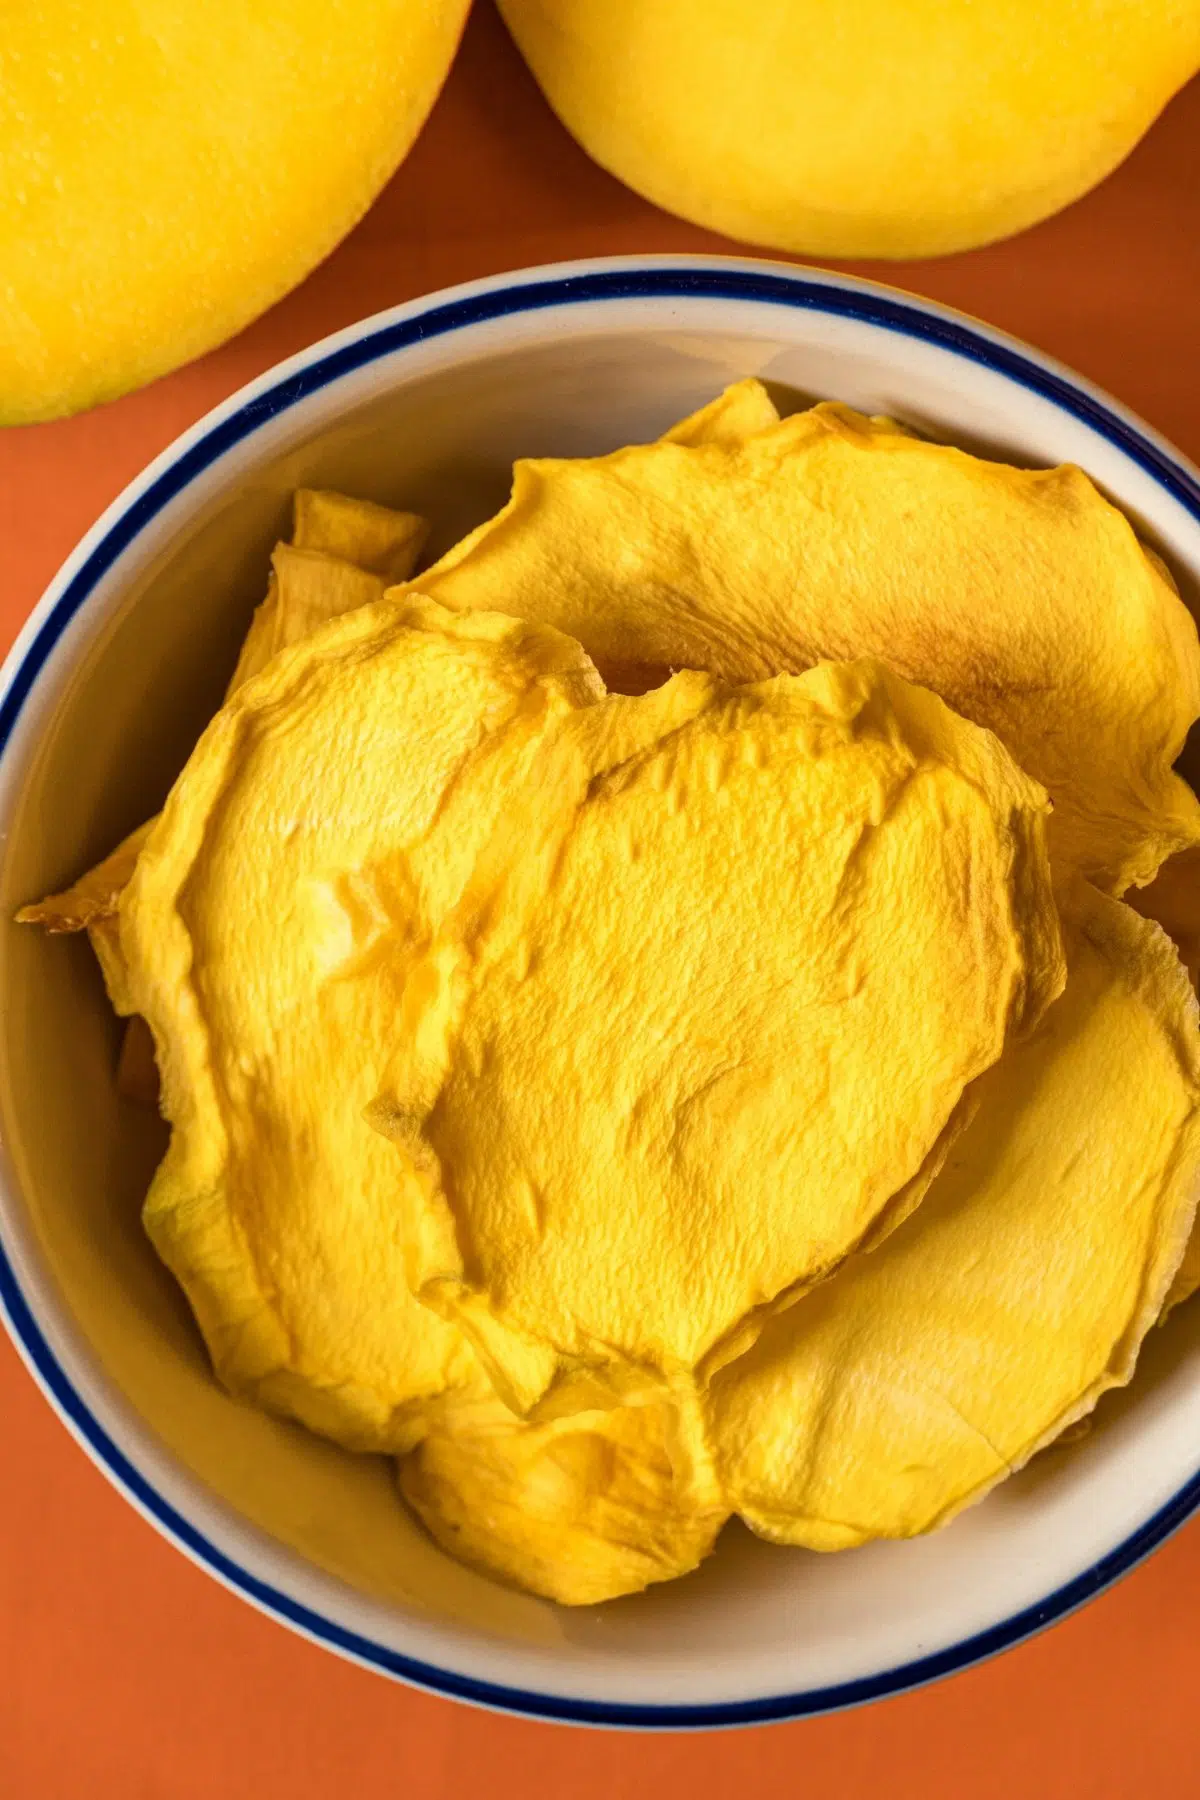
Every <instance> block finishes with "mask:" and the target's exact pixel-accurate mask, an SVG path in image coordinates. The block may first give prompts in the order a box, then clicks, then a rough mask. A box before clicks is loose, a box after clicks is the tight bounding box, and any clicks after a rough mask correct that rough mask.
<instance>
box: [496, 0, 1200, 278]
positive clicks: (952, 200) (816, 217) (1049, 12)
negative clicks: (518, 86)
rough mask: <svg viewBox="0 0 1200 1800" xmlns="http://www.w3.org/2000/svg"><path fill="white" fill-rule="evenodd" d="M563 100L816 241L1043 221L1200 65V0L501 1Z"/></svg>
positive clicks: (893, 251)
mask: <svg viewBox="0 0 1200 1800" xmlns="http://www.w3.org/2000/svg"><path fill="white" fill-rule="evenodd" d="M500 10H501V12H502V13H503V15H504V18H505V20H506V22H507V24H508V26H509V29H510V30H511V32H512V34H513V36H514V37H515V38H516V41H517V43H518V45H519V46H520V48H521V50H522V52H523V54H524V56H525V57H526V60H527V61H528V63H529V66H530V68H531V69H532V70H533V73H534V75H535V76H536V77H537V80H538V82H539V83H540V85H541V87H542V89H543V91H544V92H545V94H546V97H547V99H548V100H549V102H550V104H551V106H553V108H554V110H555V111H556V112H557V113H558V115H559V117H560V118H561V119H562V120H563V122H564V124H565V125H566V126H567V127H568V129H569V130H570V131H572V132H573V133H574V135H575V136H576V137H577V138H578V139H579V142H580V143H581V144H582V145H583V147H584V149H585V150H587V151H588V153H589V154H590V155H591V156H593V157H594V158H595V159H596V161H597V162H598V163H600V164H601V165H602V166H603V167H604V168H606V169H608V170H610V171H611V172H612V173H613V174H614V175H616V176H618V177H619V178H620V179H621V180H622V181H624V182H626V183H627V184H628V185H629V186H630V187H632V188H635V189H636V190H637V192H638V193H640V194H644V195H645V196H646V197H647V198H648V199H650V200H653V201H655V202H656V203H657V204H658V205H660V206H663V207H665V208H666V209H667V210H668V211H669V212H673V213H678V214H680V215H681V216H682V217H683V218H685V219H691V220H694V221H695V222H696V223H697V224H700V225H706V226H709V227H711V228H712V229H713V230H716V231H723V232H726V233H727V234H728V235H729V236H731V237H736V238H744V239H747V240H748V241H750V242H751V243H755V244H766V245H771V246H773V247H775V248H776V249H780V250H791V251H798V252H800V253H802V254H815V255H819V256H848V257H855V256H871V257H876V256H880V257H912V256H938V255H942V254H943V253H945V252H947V251H952V250H964V249H967V248H969V247H970V246H972V245H975V244H983V243H988V242H990V241H991V240H992V239H994V238H1001V237H1006V236H1008V235H1009V234H1010V233H1011V232H1014V231H1020V230H1022V229H1023V228H1024V227H1025V226H1027V225H1032V224H1034V223H1035V221H1037V220H1038V219H1044V218H1046V217H1047V215H1048V214H1050V213H1053V212H1057V211H1058V209H1059V208H1060V207H1062V206H1066V205H1067V204H1068V202H1069V201H1071V200H1075V199H1077V198H1078V197H1079V195H1080V194H1083V193H1086V192H1087V190H1088V189H1089V188H1090V187H1093V186H1094V185H1095V183H1096V182H1098V181H1100V180H1101V179H1102V178H1103V177H1104V176H1105V175H1107V174H1108V173H1109V171H1110V170H1111V169H1113V168H1115V167H1116V165H1117V164H1118V163H1119V162H1120V161H1121V160H1122V158H1123V157H1125V156H1126V155H1127V154H1128V153H1129V151H1130V150H1131V149H1132V148H1133V146H1134V145H1135V144H1136V143H1137V141H1138V139H1139V138H1140V137H1141V135H1142V133H1143V132H1144V131H1145V130H1146V129H1147V127H1148V126H1149V125H1150V123H1151V121H1152V120H1153V119H1154V118H1155V117H1156V115H1157V114H1158V113H1159V112H1160V110H1161V109H1162V107H1163V106H1164V105H1165V104H1166V102H1167V101H1168V100H1169V99H1170V97H1171V95H1172V94H1173V93H1174V92H1175V91H1176V89H1177V88H1179V87H1181V86H1182V85H1183V83H1184V82H1185V81H1186V80H1187V79H1188V77H1189V76H1190V75H1191V74H1192V73H1193V72H1194V71H1195V70H1196V68H1197V67H1200V5H1198V4H1197V0H758V3H757V4H756V5H747V4H746V0H605V4H604V5H598V4H597V3H596V0H500Z"/></svg>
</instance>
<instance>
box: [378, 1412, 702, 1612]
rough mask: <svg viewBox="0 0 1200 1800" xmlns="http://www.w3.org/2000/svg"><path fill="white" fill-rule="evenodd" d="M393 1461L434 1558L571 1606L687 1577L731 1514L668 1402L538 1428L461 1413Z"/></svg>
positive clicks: (498, 1416)
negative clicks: (455, 1560)
mask: <svg viewBox="0 0 1200 1800" xmlns="http://www.w3.org/2000/svg"><path fill="white" fill-rule="evenodd" d="M462 1412H463V1415H464V1416H463V1417H462V1418H461V1419H458V1420H456V1422H455V1425H454V1427H453V1429H451V1430H445V1429H438V1428H436V1427H435V1428H434V1429H433V1430H431V1431H430V1432H429V1433H428V1434H427V1435H426V1436H425V1437H424V1438H423V1439H422V1441H421V1444H420V1445H419V1447H418V1448H417V1449H416V1450H415V1451H414V1452H413V1453H412V1455H410V1456H408V1457H406V1458H405V1459H404V1460H403V1461H402V1462H401V1464H400V1468H399V1479H400V1491H401V1493H402V1494H403V1495H404V1497H405V1499H406V1500H407V1501H408V1503H409V1505H410V1506H411V1507H412V1508H413V1510H414V1512H416V1513H417V1515H418V1517H419V1518H420V1519H421V1520H422V1521H423V1523H424V1524H425V1526H426V1527H427V1528H428V1530H429V1531H430V1533H431V1534H432V1536H433V1537H434V1538H435V1539H436V1540H437V1542H438V1543H439V1544H441V1546H442V1547H443V1549H445V1550H447V1551H449V1553H450V1554H451V1555H452V1556H457V1557H460V1558H461V1559H462V1560H463V1561H464V1562H469V1563H473V1564H474V1565H475V1566H476V1567H477V1568H480V1569H483V1570H484V1571H485V1572H486V1573H488V1574H490V1575H498V1576H499V1577H500V1578H501V1580H504V1581H510V1582H515V1583H516V1584H517V1585H518V1586H519V1587H523V1588H526V1589H528V1590H529V1591H530V1592H532V1593H535V1594H544V1595H545V1596H546V1598H547V1599H550V1600H558V1601H560V1602H561V1603H562V1604H564V1605H567V1606H591V1605H595V1604H597V1603H598V1602H600V1601H604V1600H613V1599H616V1598H617V1597H618V1596H619V1595H621V1594H635V1593H640V1592H641V1590H642V1589H643V1588H645V1587H647V1586H649V1584H650V1583H651V1582H656V1581H670V1580H672V1579H674V1578H675V1577H676V1576H679V1575H686V1574H687V1573H688V1571H689V1570H691V1569H694V1568H696V1567H697V1565H698V1564H699V1563H700V1562H701V1561H702V1560H703V1559H704V1557H705V1556H707V1555H708V1553H709V1551H710V1550H711V1549H712V1547H713V1545H714V1543H715V1542H716V1537H717V1533H718V1532H719V1531H720V1528H721V1526H722V1525H723V1524H724V1523H725V1520H726V1519H727V1518H728V1516H729V1508H728V1507H727V1506H725V1505H723V1504H722V1502H721V1499H720V1495H719V1493H718V1492H717V1490H716V1487H715V1483H714V1481H713V1477H712V1473H711V1468H710V1466H709V1460H708V1458H707V1455H706V1452H705V1450H704V1448H703V1445H702V1444H699V1443H697V1442H696V1441H695V1433H694V1432H692V1433H689V1432H688V1431H687V1430H686V1429H685V1427H684V1425H683V1423H682V1421H681V1418H680V1415H679V1412H678V1410H677V1409H676V1407H675V1406H674V1405H673V1404H671V1403H670V1402H653V1401H652V1402H649V1403H647V1404H646V1405H642V1406H617V1407H613V1408H611V1409H610V1410H609V1411H607V1412H591V1413H582V1414H577V1415H576V1416H575V1417H573V1418H567V1419H558V1420H555V1421H553V1422H551V1423H549V1424H545V1425H527V1424H522V1423H518V1421H516V1420H515V1419H514V1418H513V1416H512V1414H511V1413H509V1412H508V1411H507V1409H506V1408H505V1407H503V1406H501V1405H500V1403H499V1402H498V1401H496V1400H492V1401H490V1402H481V1403H480V1404H479V1405H478V1406H476V1407H471V1408H466V1407H464V1408H463V1409H462Z"/></svg>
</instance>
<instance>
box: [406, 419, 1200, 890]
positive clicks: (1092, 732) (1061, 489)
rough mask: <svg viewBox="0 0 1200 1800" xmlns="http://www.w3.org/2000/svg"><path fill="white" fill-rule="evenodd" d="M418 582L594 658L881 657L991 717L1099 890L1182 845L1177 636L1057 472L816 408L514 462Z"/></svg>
mask: <svg viewBox="0 0 1200 1800" xmlns="http://www.w3.org/2000/svg"><path fill="white" fill-rule="evenodd" d="M420 585H421V591H422V592H423V593H427V594H429V595H430V596H431V597H433V598H434V599H437V600H439V601H441V603H442V604H443V605H445V606H449V607H452V608H453V609H454V610H456V611H461V610H467V609H470V608H472V607H477V606H478V607H484V608H487V607H494V606H498V605H503V606H506V607H509V608H512V607H516V608H517V609H518V610H521V611H523V612H524V613H525V614H526V615H527V616H529V617H531V618H537V619H540V620H543V621H544V622H545V623H547V624H551V625H554V626H556V627H557V628H558V629H559V630H562V631H566V632H568V633H570V634H571V635H572V636H574V637H577V638H578V639H579V640H580V642H581V643H582V644H583V645H584V647H585V648H586V649H587V650H588V652H589V654H590V655H591V656H592V657H593V658H594V660H595V661H596V663H597V665H598V666H599V667H600V669H601V671H602V673H605V672H607V670H608V669H609V667H610V666H616V667H619V668H620V669H621V670H623V671H625V670H628V669H629V668H630V666H631V665H646V666H648V667H650V668H658V667H662V666H669V667H673V668H681V667H682V668H700V669H707V670H710V671H712V672H713V673H715V674H717V675H720V676H722V677H723V678H725V679H727V680H730V681H751V680H758V679H761V678H762V677H764V676H768V675H773V674H777V673H779V672H780V671H783V670H791V671H798V670H802V669H805V668H808V667H809V666H810V665H811V664H813V663H814V662H817V661H819V660H821V659H823V658H833V659H838V658H845V657H854V656H876V657H879V658H880V659H881V660H883V661H886V662H887V663H889V664H890V665H891V666H892V667H893V668H895V669H896V670H897V671H898V672H899V673H900V674H902V675H905V676H907V677H908V679H909V680H911V681H916V682H919V683H921V684H922V685H925V686H928V687H931V688H932V689H933V690H934V691H935V692H936V693H939V694H940V695H941V696H942V698H943V699H944V700H946V701H947V703H948V704H949V705H951V706H953V707H954V708H955V710H956V711H958V712H960V713H962V714H963V715H964V717H966V718H969V719H973V720H974V721H975V722H976V723H977V724H980V725H986V726H987V727H989V728H990V729H991V730H993V731H995V732H996V733H997V735H998V736H999V737H1000V738H1001V739H1002V740H1003V742H1004V743H1005V744H1006V745H1007V746H1008V748H1009V749H1010V750H1011V751H1012V753H1013V755H1014V756H1015V757H1016V759H1017V761H1018V762H1019V763H1020V764H1021V766H1022V767H1023V768H1025V769H1027V770H1028V771H1029V773H1030V774H1031V775H1033V776H1034V777H1035V778H1036V779H1037V780H1039V781H1041V782H1042V783H1043V784H1044V785H1045V786H1046V788H1047V789H1048V790H1049V792H1050V796H1051V798H1052V800H1053V802H1054V807H1055V815H1054V819H1053V821H1052V824H1051V846H1052V849H1053V850H1054V852H1055V853H1056V855H1057V857H1058V858H1059V859H1060V860H1061V861H1062V862H1063V863H1065V864H1070V865H1071V866H1073V867H1076V868H1078V869H1079V870H1081V871H1082V872H1083V873H1084V874H1086V875H1088V876H1089V877H1091V878H1092V879H1094V880H1095V881H1096V882H1097V883H1098V884H1099V885H1101V886H1103V887H1105V888H1107V889H1110V890H1111V891H1114V892H1121V891H1123V890H1124V889H1125V888H1126V887H1128V886H1129V885H1130V884H1131V883H1133V884H1141V883H1143V882H1146V881H1149V880H1150V879H1151V878H1152V877H1153V875H1154V873H1155V871H1156V869H1157V868H1158V866H1159V864H1160V863H1161V862H1162V861H1163V860H1164V859H1165V858H1166V857H1167V856H1169V855H1170V854H1172V853H1173V852H1174V851H1177V850H1180V849H1183V848H1185V847H1186V846H1188V845H1189V844H1193V843H1195V842H1197V841H1200V803H1198V802H1197V801H1196V798H1195V796H1194V795H1193V794H1192V793H1191V791H1190V790H1189V789H1188V788H1187V787H1186V785H1185V784H1184V783H1183V782H1182V781H1181V780H1180V779H1179V778H1178V776H1176V775H1175V774H1174V773H1173V772H1172V764H1173V763H1174V761H1175V759H1176V757H1177V756H1178V755H1179V752H1180V750H1181V748H1182V745H1183V741H1184V737H1185V735H1186V733H1187V730H1188V727H1189V726H1190V725H1191V724H1192V722H1193V721H1194V720H1195V719H1196V717H1197V715H1200V645H1198V643H1197V637H1196V628H1195V626H1194V624H1193V622H1192V619H1191V617H1190V615H1189V613H1188V612H1187V610H1186V608H1185V607H1184V605H1183V603H1182V601H1181V600H1180V599H1179V597H1178V595H1177V594H1176V593H1175V591H1174V589H1173V587H1172V585H1171V583H1170V581H1169V579H1168V578H1167V576H1166V574H1165V572H1164V570H1163V568H1162V566H1161V564H1160V563H1158V562H1157V560H1155V559H1152V558H1150V557H1148V556H1147V555H1146V553H1145V552H1144V551H1143V549H1142V547H1141V545H1140V544H1139V543H1138V541H1137V538H1136V536H1135V535H1134V532H1133V530H1132V528H1131V526H1130V525H1129V523H1128V521H1127V520H1126V519H1125V518H1124V517H1123V515H1122V514H1121V513H1120V512H1118V511H1117V509H1116V508H1115V507H1114V506H1112V505H1110V504H1109V502H1108V501H1107V500H1105V499H1104V498H1103V497H1102V496H1101V495H1100V494H1099V493H1098V492H1097V490H1096V489H1095V488H1094V487H1093V486H1092V484H1091V482H1090V481H1089V480H1088V479H1087V477H1086V476H1085V475H1083V474H1081V472H1080V471H1079V470H1078V469H1075V468H1070V467H1064V468H1060V469H1049V470H1027V469H1015V468H1010V467H1008V466H1006V465H1004V464H1001V463H993V462H986V461H982V460H981V459H979V458H978V457H974V456H968V455H966V454H964V453H963V452H962V451H960V450H955V449H949V448H946V447H944V446H942V445H938V444H929V443H924V442H922V441H920V440H919V439H916V438H913V437H910V436H908V435H907V434H905V433H902V432H899V431H897V430H896V429H895V428H893V427H890V426H887V425H886V424H885V423H883V422H879V421H872V420H868V419H865V418H863V417H862V416H861V415H859V414H857V413H854V412H852V411H851V410H850V409H849V408H847V407H842V406H834V405H822V406H818V407H815V408H813V409H812V410H810V411H809V412H805V413H798V414H795V415H793V416H792V417H791V418H788V419H785V420H783V421H782V423H781V424H779V425H778V426H776V427H774V428H773V429H770V428H769V429H766V430H762V431H757V432H755V433H753V434H752V435H750V436H749V437H747V438H745V439H744V440H743V441H740V442H734V443H724V442H715V443H711V442H710V443H706V444H701V445H699V446H690V445H687V444H670V443H664V444H654V445H644V446H637V447H634V448H632V449H627V450H619V451H617V452H615V453H614V454H613V455H611V456H606V457H599V458H596V459H594V460H579V461H561V460H560V461H556V460H552V459H545V460H541V461H530V462H519V463H518V464H517V465H516V468H515V471H514V479H513V494H512V499H511V500H510V501H509V503H508V505H507V506H506V507H505V508H504V509H503V511H502V512H501V513H499V514H498V515H497V516H496V518H494V519H492V520H490V521H489V522H488V523H487V524H485V525H482V526H480V527H479V529H478V530H477V531H476V532H474V533H472V534H471V535H470V536H469V537H467V538H465V539H464V540H463V542H462V543H461V544H459V545H458V546H456V548H455V549H453V550H451V551H450V552H448V554H447V555H446V556H444V557H443V558H442V559H441V561H440V562H438V563H436V564H435V565H434V567H433V568H432V569H429V570H427V571H426V572H425V574H424V575H423V576H422V577H421V584H420Z"/></svg>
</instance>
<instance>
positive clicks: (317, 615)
mask: <svg viewBox="0 0 1200 1800" xmlns="http://www.w3.org/2000/svg"><path fill="white" fill-rule="evenodd" d="M294 506H295V530H294V533H293V535H294V536H295V537H296V538H297V547H295V548H293V547H292V546H291V545H289V544H277V545H276V546H275V550H274V553H273V555H272V558H271V577H270V582H269V585H268V589H267V596H266V599H265V600H264V601H263V602H262V604H261V605H260V606H259V607H257V608H256V610H255V613H254V616H253V618H252V619H251V621H250V629H249V631H248V632H247V634H246V638H245V641H244V642H243V644H242V649H241V652H240V654H239V656H238V661H237V667H236V668H235V670H234V673H233V676H232V678H231V680H230V683H229V687H228V690H227V695H228V694H233V693H236V691H237V689H238V688H239V687H241V685H242V683H243V682H245V681H248V680H249V679H250V678H251V676H253V675H257V674H258V672H259V670H260V669H262V668H264V667H265V666H266V664H267V663H268V662H269V661H270V659H271V657H272V656H274V655H276V654H277V653H278V651H280V650H282V649H284V648H285V647H286V646H287V645H289V644H296V643H299V642H300V640H301V639H302V638H305V637H307V636H309V634H310V633H311V632H313V631H316V630H317V629H318V628H319V627H320V626H322V625H324V624H327V623H328V621H329V620H330V619H335V618H340V617H341V615H342V614H343V613H345V612H349V611H351V610H352V609H353V608H354V607H356V606H364V605H368V604H369V603H370V602H372V601H374V600H379V599H381V598H382V596H383V592H384V588H385V585H386V582H385V580H384V576H385V575H386V577H387V578H388V579H391V580H395V579H397V578H399V577H400V576H402V575H407V574H409V573H411V569H412V565H413V564H414V563H415V561H416V558H417V556H418V555H419V554H420V548H421V545H422V544H423V543H424V541H425V537H426V536H427V534H428V529H429V527H428V524H427V522H426V521H425V520H424V519H422V518H420V517H419V516H418V515H417V514H416V513H401V512H393V511H392V510H391V509H390V508H388V507H384V506H376V505H373V504H372V503H370V502H369V501H363V500H352V499H349V498H348V497H347V496H345V495H343V494H333V493H328V492H323V491H317V490H313V489H311V488H300V489H298V490H297V493H296V495H295V501H294ZM300 539H303V540H304V542H303V544H301V543H300V542H299V540H300ZM335 544H336V545H338V546H339V547H340V550H339V553H338V554H337V555H335V554H334V552H333V548H332V546H333V545H335ZM351 563H353V565H354V566H353V567H352V566H351ZM376 564H379V565H383V567H382V568H375V565H376ZM373 569H374V572H372V570H373ZM153 825H154V820H153V819H151V820H148V821H147V823H146V824H144V825H139V826H138V828H137V830H136V831H133V832H131V833H130V834H129V836H128V837H127V838H124V839H123V840H122V841H121V843H119V844H118V845H117V848H116V849H115V850H113V851H111V852H110V853H109V855H108V856H106V857H105V858H104V861H103V862H101V863H97V865H96V867H95V868H93V869H90V870H89V871H88V873H87V874H86V875H82V876H81V877H80V878H79V880H78V881H77V882H75V883H74V884H73V886H71V887H69V888H67V889H66V890H65V891H64V892H63V893H60V894H51V895H49V896H48V897H47V898H46V899H45V900H41V901H38V902H37V904H36V905H33V906H26V907H23V908H22V909H21V911H20V912H19V913H18V914H17V918H18V921H19V922H20V923H21V924H23V925H41V926H43V927H44V928H45V929H46V930H47V931H51V932H56V931H85V930H86V931H87V932H88V934H89V936H90V937H91V941H92V948H93V949H94V950H95V952H96V956H97V958H98V960H99V962H100V967H101V970H102V971H103V974H104V978H105V984H106V986H107V988H108V993H109V997H110V999H111V1000H112V1003H113V1005H114V1007H115V1008H116V1010H117V1011H118V1012H119V1013H125V1012H128V1011H129V1010H130V1009H129V1007H128V1005H127V1004H126V996H125V992H124V989H125V982H124V971H123V968H122V963H121V949H120V941H119V935H118V933H117V932H116V930H115V929H111V928H110V929H106V928H105V927H106V923H110V922H111V921H113V920H115V918H116V915H117V907H118V903H119V901H120V898H121V894H122V891H123V890H124V888H125V885H126V883H127V882H128V880H129V878H130V876H131V875H132V874H133V870H134V866H135V865H136V863H137V859H138V856H139V855H140V853H141V849H142V846H143V845H144V843H145V841H146V838H147V837H148V836H149V833H150V831H151V829H152V827H153ZM143 1085H144V1084H143Z"/></svg>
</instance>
